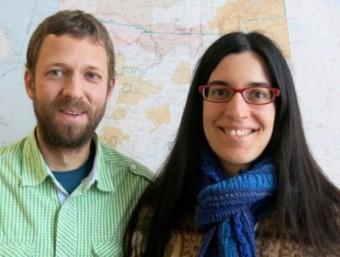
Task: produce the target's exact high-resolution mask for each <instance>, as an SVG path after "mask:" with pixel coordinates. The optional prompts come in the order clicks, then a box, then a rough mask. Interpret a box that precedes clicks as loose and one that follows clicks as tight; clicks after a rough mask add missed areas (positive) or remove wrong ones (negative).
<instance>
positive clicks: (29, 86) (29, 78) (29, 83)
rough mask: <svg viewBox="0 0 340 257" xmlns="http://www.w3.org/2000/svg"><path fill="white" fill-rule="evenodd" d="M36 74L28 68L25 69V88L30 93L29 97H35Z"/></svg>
mask: <svg viewBox="0 0 340 257" xmlns="http://www.w3.org/2000/svg"><path fill="white" fill-rule="evenodd" d="M33 76H34V75H33V74H32V72H30V71H28V70H26V71H25V78H24V80H25V89H26V93H27V95H28V97H29V98H31V99H33V96H34V77H33Z"/></svg>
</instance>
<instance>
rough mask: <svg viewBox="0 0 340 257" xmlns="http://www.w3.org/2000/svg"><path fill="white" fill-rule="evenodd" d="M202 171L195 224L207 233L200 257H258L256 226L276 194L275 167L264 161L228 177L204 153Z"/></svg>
mask: <svg viewBox="0 0 340 257" xmlns="http://www.w3.org/2000/svg"><path fill="white" fill-rule="evenodd" d="M202 171H203V177H204V179H205V180H206V181H205V182H204V184H205V186H204V187H203V188H202V190H201V191H200V192H199V194H198V196H197V200H198V204H197V209H196V222H197V224H198V226H199V227H200V228H202V229H203V231H204V232H205V234H204V237H203V242H202V246H201V249H200V254H199V257H255V256H256V244H255V224H256V222H257V220H258V219H259V217H260V216H261V215H262V214H263V212H264V210H266V209H267V208H268V206H269V205H270V202H271V200H272V198H273V197H272V196H273V193H274V192H275V191H276V184H277V179H276V175H275V171H274V166H273V165H272V163H271V162H270V160H269V159H263V160H261V161H259V162H258V163H256V164H255V165H253V166H252V167H251V168H250V169H248V170H245V171H242V172H241V173H240V174H239V175H237V176H235V177H231V178H226V177H225V175H224V172H223V170H222V168H221V167H220V166H219V164H218V161H217V160H216V157H215V156H214V155H213V154H212V153H211V152H210V151H203V152H202ZM208 181H209V182H208Z"/></svg>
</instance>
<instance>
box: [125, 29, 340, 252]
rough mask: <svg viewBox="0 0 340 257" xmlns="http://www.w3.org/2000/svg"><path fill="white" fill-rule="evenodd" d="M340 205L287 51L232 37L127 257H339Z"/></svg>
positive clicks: (206, 62) (146, 199)
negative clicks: (305, 122) (306, 122)
mask: <svg viewBox="0 0 340 257" xmlns="http://www.w3.org/2000/svg"><path fill="white" fill-rule="evenodd" d="M339 207H340V192H339V190H338V189H337V188H336V187H335V186H334V185H333V184H332V183H331V182H329V181H328V180H327V178H326V177H325V176H324V175H323V174H322V171H321V169H320V167H319V166H318V164H317V163H316V162H315V160H314V159H313V157H312V155H311V153H310V151H309V149H308V146H307V143H306V139H305V135H304V131H303V126H302V122H301V115H300V110H299V106H298V102H297V97H296V93H295V88H294V83H293V79H292V76H291V73H290V70H289V68H288V65H287V63H286V61H285V59H284V57H283V55H282V53H281V52H280V50H279V49H278V47H276V45H275V44H274V43H273V42H272V41H271V40H270V39H269V38H267V37H265V36H264V35H262V34H260V33H256V32H253V33H249V34H246V33H241V32H236V33H230V34H227V35H224V36H222V37H221V38H220V39H218V40H217V41H216V42H215V43H213V44H212V45H211V46H210V47H209V48H208V49H207V51H206V52H205V53H204V55H203V56H202V58H201V59H200V61H199V63H198V66H197V68H196V72H195V75H194V78H193V81H192V85H191V88H190V91H189V95H188V98H187V102H186V106H185V109H184V114H183V117H182V121H181V124H180V128H179V131H178V134H177V138H176V141H175V144H174V147H173V149H172V151H171V153H170V155H169V157H168V159H167V161H166V163H165V165H164V167H163V169H162V172H161V173H160V175H159V176H158V177H157V179H156V180H155V181H154V183H153V184H151V185H150V186H149V187H148V188H147V190H146V191H145V193H144V194H143V196H142V197H141V199H140V201H139V203H138V204H137V206H136V208H135V210H134V212H133V214H132V217H131V219H130V222H129V225H128V227H127V230H126V234H125V245H124V247H125V256H139V257H146V256H147V257H161V256H172V257H174V256H176V257H177V256H181V257H194V256H201V257H203V256H217V257H219V256H228V257H229V256H235V257H236V256H242V257H243V256H270V257H272V256H273V257H279V256H280V257H286V256H340V247H339V245H340V241H339V238H340V221H339V210H340V208H339Z"/></svg>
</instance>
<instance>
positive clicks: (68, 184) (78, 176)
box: [52, 143, 95, 194]
mask: <svg viewBox="0 0 340 257" xmlns="http://www.w3.org/2000/svg"><path fill="white" fill-rule="evenodd" d="M94 155H95V146H94V144H93V143H91V148H90V155H89V158H88V159H87V160H86V161H85V162H84V164H83V165H81V166H80V167H79V168H78V169H74V170H68V171H52V173H53V175H54V177H55V178H56V179H57V180H58V182H59V183H60V184H61V185H62V186H63V187H64V189H65V190H66V191H67V192H68V193H69V194H71V193H72V192H73V191H74V190H75V189H76V188H77V187H78V186H79V185H80V183H81V181H82V180H83V179H84V178H86V177H87V176H88V175H89V173H90V171H91V169H92V166H93V160H94Z"/></svg>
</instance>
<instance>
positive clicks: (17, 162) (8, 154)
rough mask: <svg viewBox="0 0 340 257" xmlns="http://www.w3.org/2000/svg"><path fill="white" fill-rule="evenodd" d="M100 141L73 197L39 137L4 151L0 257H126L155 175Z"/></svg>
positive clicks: (1, 156) (1, 155) (0, 164)
mask: <svg viewBox="0 0 340 257" xmlns="http://www.w3.org/2000/svg"><path fill="white" fill-rule="evenodd" d="M95 141H96V156H95V160H94V166H93V169H92V171H91V173H90V175H89V176H88V177H87V178H85V179H84V180H83V181H82V183H81V184H80V185H79V186H78V188H77V189H76V190H75V191H73V192H72V194H71V195H68V194H67V192H66V190H65V189H63V188H62V186H61V185H60V184H59V183H58V181H57V180H56V179H55V178H54V177H53V174H52V173H51V171H50V170H49V168H48V167H47V165H46V162H45V161H44V160H43V158H42V156H41V154H40V152H39V149H38V146H37V143H36V140H35V136H34V133H32V134H31V135H30V136H29V137H27V138H24V139H23V140H21V141H19V142H17V143H15V144H12V145H9V146H6V147H3V148H0V201H1V202H0V256H6V257H12V256H13V257H21V256H38V257H49V256H57V257H64V256H65V257H66V256H67V257H77V256H79V257H86V256H100V257H103V256H110V257H111V256H117V257H118V256H119V257H120V256H122V236H123V233H124V228H125V225H126V223H127V221H128V218H129V215H130V213H131V211H132V209H133V207H134V205H135V204H136V202H137V200H138V198H139V196H140V194H141V193H142V192H143V190H144V189H145V187H146V186H147V185H148V183H149V182H150V179H151V177H152V173H151V172H149V171H148V170H147V169H146V168H145V167H143V166H141V165H140V164H138V163H136V162H135V161H133V160H131V159H129V158H127V157H125V156H123V155H121V154H119V153H118V152H116V151H114V150H112V149H111V148H109V147H108V146H106V145H104V144H102V143H100V142H98V140H95Z"/></svg>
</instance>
